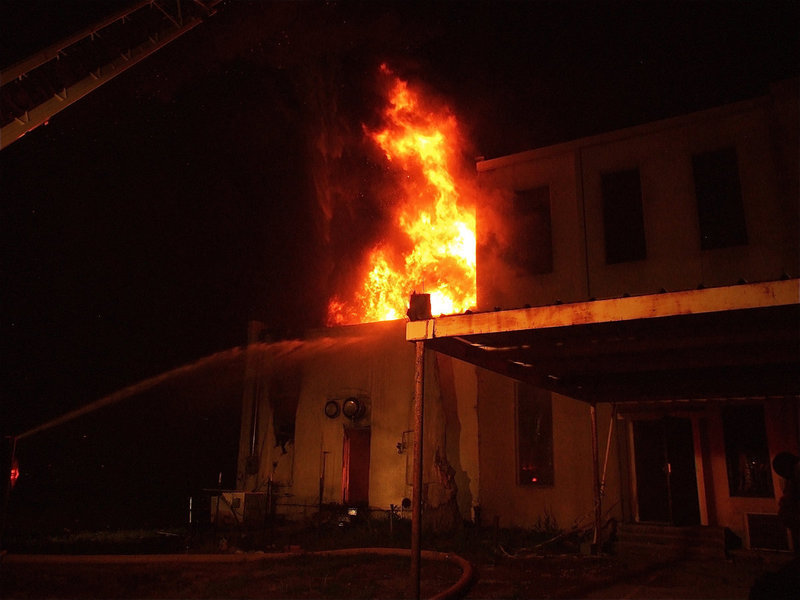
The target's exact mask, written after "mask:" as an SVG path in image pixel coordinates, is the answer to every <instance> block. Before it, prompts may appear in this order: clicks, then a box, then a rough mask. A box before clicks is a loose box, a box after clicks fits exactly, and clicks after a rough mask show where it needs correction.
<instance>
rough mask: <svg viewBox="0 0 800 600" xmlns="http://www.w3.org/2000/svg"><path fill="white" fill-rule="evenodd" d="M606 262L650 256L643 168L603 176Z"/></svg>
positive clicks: (626, 260) (612, 262) (611, 262)
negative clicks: (646, 235)
mask: <svg viewBox="0 0 800 600" xmlns="http://www.w3.org/2000/svg"><path fill="white" fill-rule="evenodd" d="M602 191H603V227H604V231H605V242H606V264H609V265H610V264H615V263H621V262H628V261H632V260H642V259H644V258H646V257H647V245H646V243H645V237H644V211H643V208H642V184H641V180H640V178H639V169H628V170H625V171H616V172H614V173H605V174H603V176H602Z"/></svg>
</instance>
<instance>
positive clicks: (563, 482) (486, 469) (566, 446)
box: [478, 371, 619, 529]
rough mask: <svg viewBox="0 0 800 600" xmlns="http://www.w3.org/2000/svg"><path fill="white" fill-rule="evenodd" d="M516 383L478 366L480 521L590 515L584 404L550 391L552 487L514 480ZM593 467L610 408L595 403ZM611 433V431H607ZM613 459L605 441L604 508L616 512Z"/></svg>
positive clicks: (529, 522)
mask: <svg viewBox="0 0 800 600" xmlns="http://www.w3.org/2000/svg"><path fill="white" fill-rule="evenodd" d="M515 385H516V384H515V383H514V382H513V381H512V380H510V379H508V378H504V377H501V376H499V375H495V374H493V373H488V372H485V371H481V372H480V374H479V400H478V407H479V408H478V412H479V415H480V420H481V443H480V464H481V497H480V501H481V512H482V519H483V521H484V524H491V523H493V522H494V521H495V519H497V520H498V523H499V525H500V526H501V527H528V528H531V527H536V526H537V525H539V524H540V523H542V522H543V521H544V519H545V518H547V517H548V516H550V517H553V518H555V520H556V522H557V524H558V525H559V527H561V528H565V529H568V528H570V527H572V526H573V525H575V524H576V523H581V524H583V525H589V524H591V523H592V522H593V519H594V495H593V494H594V492H593V484H592V445H591V440H592V435H591V417H590V410H589V405H588V404H586V403H584V402H580V401H578V400H574V399H572V398H568V397H566V396H561V395H558V394H553V396H552V407H553V437H554V447H553V461H554V472H555V482H554V484H553V485H552V486H541V487H532V486H523V485H519V484H518V483H517V455H516V448H517V446H516V443H517V432H516V412H515V391H514V386H515ZM597 413H598V417H597V418H598V445H599V452H600V460H599V466H600V469H601V470H602V467H603V462H604V460H603V459H604V455H605V448H606V441H607V436H608V429H609V425H610V416H611V407H610V406H609V405H600V406H599V407H598V411H597ZM612 435H616V432H612ZM618 464H619V461H618V459H617V444H616V443H612V444H611V445H610V454H609V459H608V470H607V479H606V495H605V497H604V499H603V505H604V513H605V512H606V511H607V510H610V512H609V513H608V514H609V516H615V517H619V505H618V499H619V469H618Z"/></svg>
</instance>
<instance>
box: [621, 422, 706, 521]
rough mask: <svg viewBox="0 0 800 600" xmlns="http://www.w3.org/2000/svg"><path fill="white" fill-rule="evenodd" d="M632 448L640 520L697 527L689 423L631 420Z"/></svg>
mask: <svg viewBox="0 0 800 600" xmlns="http://www.w3.org/2000/svg"><path fill="white" fill-rule="evenodd" d="M633 447H634V465H635V469H636V495H637V498H638V508H639V521H649V522H657V523H669V524H671V525H699V524H700V502H699V500H698V496H697V475H696V471H695V463H694V442H693V435H692V421H691V420H690V419H687V418H680V417H672V416H664V417H662V418H660V419H649V420H638V421H634V422H633Z"/></svg>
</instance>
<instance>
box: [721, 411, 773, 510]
mask: <svg viewBox="0 0 800 600" xmlns="http://www.w3.org/2000/svg"><path fill="white" fill-rule="evenodd" d="M722 427H723V431H724V435H725V461H726V464H727V468H728V488H729V491H730V494H731V496H748V497H753V498H771V497H773V495H774V494H773V489H772V470H771V469H772V468H771V466H770V460H769V448H768V446H767V430H766V426H765V425H764V407H763V406H762V405H760V404H748V405H742V406H726V407H725V408H724V409H723V411H722Z"/></svg>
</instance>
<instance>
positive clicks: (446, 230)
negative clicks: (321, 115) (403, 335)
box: [328, 65, 477, 325]
mask: <svg viewBox="0 0 800 600" xmlns="http://www.w3.org/2000/svg"><path fill="white" fill-rule="evenodd" d="M381 70H382V72H383V74H384V75H385V76H388V77H392V78H393V79H392V85H391V92H390V95H389V99H388V107H387V108H386V110H385V111H384V117H385V122H386V125H385V127H384V128H383V129H381V130H380V131H376V132H370V131H367V130H365V132H366V134H367V135H368V136H369V137H370V138H371V139H372V140H373V141H374V142H375V143H376V144H377V145H378V146H379V147H380V148H381V149H382V150H383V152H384V154H385V156H386V159H387V160H388V161H389V162H390V163H391V166H392V167H394V168H396V169H399V170H400V171H401V172H402V175H403V177H402V181H403V188H404V189H403V191H404V199H403V201H402V202H401V203H400V205H399V206H398V207H397V211H396V215H395V220H396V226H397V228H398V230H399V231H400V232H402V233H403V236H401V237H403V238H405V241H404V243H402V248H400V247H398V245H399V243H396V244H395V245H394V246H392V245H390V243H389V242H388V241H387V242H383V243H381V244H379V245H378V246H376V247H375V248H373V249H372V251H371V252H370V253H369V256H368V258H367V267H366V270H367V273H366V275H365V277H364V279H363V283H362V284H361V287H360V289H358V290H357V291H356V293H355V294H354V297H353V299H352V300H350V301H347V300H343V299H341V298H339V297H334V298H333V299H332V300H331V302H330V304H329V306H328V323H329V324H330V325H337V324H349V323H364V322H370V321H385V320H389V319H399V318H402V317H404V316H405V313H406V309H407V307H408V300H409V296H410V294H411V292H412V291H416V292H419V293H422V292H424V293H428V294H430V295H431V311H432V313H433V314H434V315H439V314H453V313H458V312H464V311H466V310H468V309H470V308H473V307H474V306H475V305H476V302H477V295H476V284H475V213H474V210H473V209H472V208H467V207H466V206H465V204H466V202H465V200H464V199H463V198H462V194H461V193H460V186H459V184H458V182H457V181H456V177H455V173H456V172H457V171H458V168H457V167H458V163H457V161H458V160H459V158H460V155H459V152H458V144H459V137H460V136H459V131H458V123H457V122H456V119H455V117H454V116H453V115H452V114H450V113H449V112H448V111H447V110H443V111H441V112H435V111H430V110H426V109H425V108H423V106H422V102H421V100H420V96H419V94H418V93H417V92H415V91H414V90H412V89H410V88H409V86H408V83H407V82H406V81H403V80H401V79H399V78H397V77H395V76H394V75H393V74H392V72H391V71H390V70H389V69H388V68H387V67H386V66H385V65H383V66H382V67H381ZM409 248H410V250H409Z"/></svg>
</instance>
